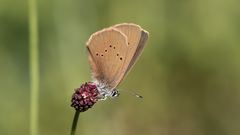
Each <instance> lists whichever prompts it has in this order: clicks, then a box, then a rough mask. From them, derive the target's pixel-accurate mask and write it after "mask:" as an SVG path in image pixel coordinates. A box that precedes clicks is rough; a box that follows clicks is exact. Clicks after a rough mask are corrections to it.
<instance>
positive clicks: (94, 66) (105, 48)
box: [72, 23, 148, 111]
mask: <svg viewBox="0 0 240 135" xmlns="http://www.w3.org/2000/svg"><path fill="white" fill-rule="evenodd" d="M147 39H148V32H147V31H145V30H144V29H142V28H141V27H140V26H139V25H136V24H132V23H122V24H117V25H114V26H111V27H109V28H105V29H103V30H100V31H98V32H96V33H94V34H92V35H91V36H90V38H89V40H88V41H87V44H86V47H87V50H88V58H89V63H90V66H91V71H92V78H93V81H92V82H89V83H86V84H84V88H85V89H86V90H88V91H89V92H90V94H87V93H84V92H81V89H79V90H77V92H75V93H80V94H81V96H74V95H73V97H75V100H77V101H78V102H80V101H83V102H81V103H83V104H82V106H78V104H74V103H72V104H74V105H72V106H73V107H74V108H75V109H77V108H90V107H91V106H89V105H88V103H90V104H91V105H92V103H95V101H97V100H105V99H107V97H111V98H113V97H116V96H118V95H119V92H118V91H117V89H116V87H117V86H118V85H119V84H120V82H121V81H122V80H123V79H124V77H125V76H126V75H127V74H128V73H129V71H130V70H131V68H132V67H133V65H134V64H135V63H136V61H137V59H138V57H139V56H140V54H141V53H142V51H143V48H144V47H145V45H146V41H147ZM88 85H89V86H88ZM93 86H94V87H93ZM80 88H81V87H80ZM93 93H94V94H93ZM85 95H87V96H85ZM96 95H97V96H96ZM76 97H81V98H79V99H76ZM84 99H88V100H86V102H85V100H84ZM75 100H74V101H75ZM88 101H91V102H88ZM78 102H77V103H78ZM84 104H85V105H86V106H84ZM75 106H77V108H76V107H75ZM78 110H79V109H78ZM85 110H86V109H83V111H85Z"/></svg>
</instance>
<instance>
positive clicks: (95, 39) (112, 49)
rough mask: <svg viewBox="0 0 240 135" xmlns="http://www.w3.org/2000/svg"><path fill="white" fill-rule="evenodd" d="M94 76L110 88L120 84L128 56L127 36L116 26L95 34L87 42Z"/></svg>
mask: <svg viewBox="0 0 240 135" xmlns="http://www.w3.org/2000/svg"><path fill="white" fill-rule="evenodd" d="M87 49H88V52H89V62H90V65H91V68H92V74H93V78H94V79H95V80H97V81H99V82H100V83H105V84H107V86H108V87H109V88H110V89H113V88H115V87H116V86H117V85H118V84H119V81H118V80H119V78H122V73H121V72H122V69H123V67H124V62H125V59H126V56H127V50H128V46H127V37H126V36H125V35H124V34H123V33H122V32H120V31H119V30H117V29H115V28H108V29H104V30H102V31H99V32H96V33H95V34H93V35H92V36H91V37H90V39H89V41H88V42H87Z"/></svg>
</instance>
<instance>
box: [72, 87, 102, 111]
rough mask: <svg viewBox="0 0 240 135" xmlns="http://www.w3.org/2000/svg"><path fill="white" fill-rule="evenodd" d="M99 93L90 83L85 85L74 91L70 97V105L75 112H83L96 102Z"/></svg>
mask: <svg viewBox="0 0 240 135" xmlns="http://www.w3.org/2000/svg"><path fill="white" fill-rule="evenodd" d="M98 95H99V92H98V90H97V87H96V85H95V84H93V83H92V82H88V83H85V84H83V85H81V86H80V88H77V89H75V92H74V93H73V95H72V104H71V106H72V107H74V108H75V109H76V110H78V111H80V112H84V111H86V110H88V109H89V108H91V107H92V106H93V105H94V104H95V103H96V102H97V101H98V98H97V97H98Z"/></svg>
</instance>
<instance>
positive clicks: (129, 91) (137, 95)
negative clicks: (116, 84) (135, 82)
mask: <svg viewBox="0 0 240 135" xmlns="http://www.w3.org/2000/svg"><path fill="white" fill-rule="evenodd" d="M120 91H124V92H128V93H130V94H131V95H133V96H135V97H137V98H143V96H141V95H139V94H137V93H136V92H134V91H131V90H122V89H121V90H120Z"/></svg>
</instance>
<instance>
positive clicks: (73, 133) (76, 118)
mask: <svg viewBox="0 0 240 135" xmlns="http://www.w3.org/2000/svg"><path fill="white" fill-rule="evenodd" d="M79 114H80V112H79V111H76V112H75V115H74V118H73V123H72V130H71V135H75V131H76V127H77V122H78V117H79Z"/></svg>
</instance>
